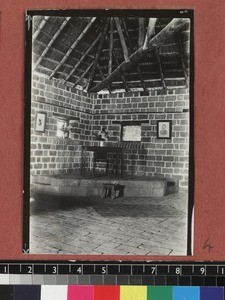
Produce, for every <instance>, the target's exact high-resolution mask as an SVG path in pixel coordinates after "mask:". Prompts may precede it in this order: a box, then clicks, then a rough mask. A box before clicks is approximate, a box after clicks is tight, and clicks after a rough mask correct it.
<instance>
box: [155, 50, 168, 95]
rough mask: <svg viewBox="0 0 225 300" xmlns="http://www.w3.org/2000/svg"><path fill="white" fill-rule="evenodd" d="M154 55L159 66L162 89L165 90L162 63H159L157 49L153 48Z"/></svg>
mask: <svg viewBox="0 0 225 300" xmlns="http://www.w3.org/2000/svg"><path fill="white" fill-rule="evenodd" d="M155 55H156V60H157V64H158V66H159V72H160V78H161V82H162V87H163V89H164V90H165V89H166V84H165V79H164V75H163V69H162V63H161V59H160V55H159V48H158V47H156V48H155Z"/></svg>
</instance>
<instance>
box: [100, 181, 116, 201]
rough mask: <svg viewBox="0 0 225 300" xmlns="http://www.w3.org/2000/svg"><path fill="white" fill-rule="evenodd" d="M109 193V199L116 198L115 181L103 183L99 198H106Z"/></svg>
mask: <svg viewBox="0 0 225 300" xmlns="http://www.w3.org/2000/svg"><path fill="white" fill-rule="evenodd" d="M110 194H111V199H115V198H116V184H115V183H103V191H102V193H101V198H102V199H103V198H106V197H107V196H109V195H110Z"/></svg>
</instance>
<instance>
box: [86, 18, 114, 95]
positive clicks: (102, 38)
mask: <svg viewBox="0 0 225 300" xmlns="http://www.w3.org/2000/svg"><path fill="white" fill-rule="evenodd" d="M109 21H110V18H107V20H106V23H105V26H104V29H103V32H102V35H101V39H100V42H99V44H98V49H97V52H96V54H95V59H94V63H93V66H92V69H91V74H90V77H89V82H88V85H87V91H89V89H90V87H91V84H92V81H93V79H94V76H95V70H96V67H97V64H98V61H99V58H100V55H101V52H102V47H103V44H104V41H105V37H106V33H107V30H108V27H109Z"/></svg>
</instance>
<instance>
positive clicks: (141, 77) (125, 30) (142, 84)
mask: <svg viewBox="0 0 225 300" xmlns="http://www.w3.org/2000/svg"><path fill="white" fill-rule="evenodd" d="M123 27H124V32H125V34H126V37H127V40H128V43H129V47H130V50H131V51H132V52H133V46H132V43H131V40H130V38H129V33H128V29H127V26H126V23H125V21H124V19H123ZM135 67H136V69H137V72H138V75H139V77H140V82H141V86H142V88H143V90H144V91H147V87H146V84H145V82H144V78H143V76H142V73H141V69H140V66H139V63H138V62H136V64H135Z"/></svg>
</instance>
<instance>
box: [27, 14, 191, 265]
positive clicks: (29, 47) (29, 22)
mask: <svg viewBox="0 0 225 300" xmlns="http://www.w3.org/2000/svg"><path fill="white" fill-rule="evenodd" d="M124 12H128V13H131V14H133V15H135V16H136V17H140V16H143V13H144V14H145V13H146V15H149V13H152V15H153V16H159V12H160V14H162V15H163V17H164V16H165V17H168V16H174V17H176V16H177V15H178V14H179V12H180V16H181V17H188V18H190V21H191V22H190V76H189V81H190V85H189V103H190V111H189V116H190V126H189V132H190V137H189V183H188V213H187V228H188V233H187V255H193V251H192V250H193V248H192V242H193V236H194V232H192V220H193V207H194V182H195V181H194V9H188V10H186V9H185V10H184V9H176V8H174V9H126V10H124V9H123V10H122V9H116V10H114V9H109V10H108V9H80V10H79V9H74V10H71V9H68V10H47V9H46V10H36V11H35V10H31V11H27V12H26V16H25V40H26V41H29V42H26V44H25V76H24V90H25V103H24V170H23V178H24V199H23V242H22V252H23V253H29V242H30V238H29V235H30V224H29V215H30V139H31V137H30V132H31V128H30V120H31V100H30V99H31V76H32V68H31V66H32V51H31V50H32V43H31V41H32V30H31V28H32V17H33V16H36V15H37V16H38V15H43V14H45V15H46V16H74V17H76V16H77V17H78V16H99V15H102V14H103V13H104V15H110V16H111V15H113V16H114V15H116V16H118V15H124ZM185 14H186V15H187V16H186V15H185ZM162 121H164V120H162ZM171 130H172V126H171ZM157 133H158V131H157ZM157 138H158V137H157ZM31 254H32V253H31ZM66 255H73V256H76V257H85V256H86V255H81V254H71V253H68V254H66ZM90 255H91V254H90ZM104 256H105V255H102V256H101V259H103V258H104ZM110 256H111V258H110V259H112V260H113V258H114V257H116V256H117V257H118V255H110ZM121 256H122V255H121ZM133 256H134V257H135V259H137V257H139V255H133ZM96 257H97V255H96ZM123 259H124V257H123ZM128 259H129V258H127V260H128ZM125 260H126V259H125ZM165 260H166V258H165Z"/></svg>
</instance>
